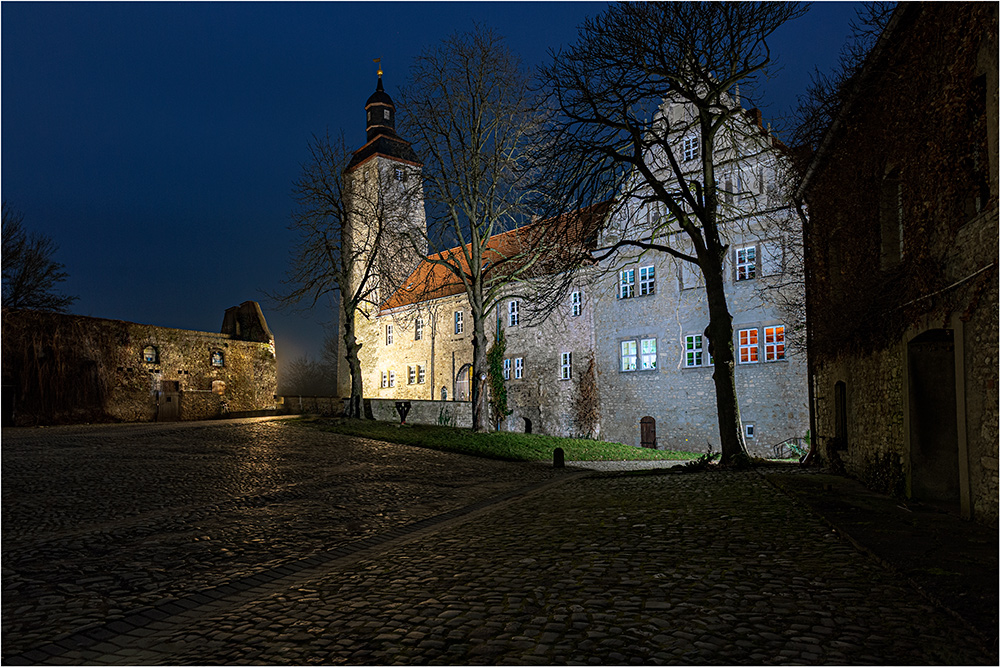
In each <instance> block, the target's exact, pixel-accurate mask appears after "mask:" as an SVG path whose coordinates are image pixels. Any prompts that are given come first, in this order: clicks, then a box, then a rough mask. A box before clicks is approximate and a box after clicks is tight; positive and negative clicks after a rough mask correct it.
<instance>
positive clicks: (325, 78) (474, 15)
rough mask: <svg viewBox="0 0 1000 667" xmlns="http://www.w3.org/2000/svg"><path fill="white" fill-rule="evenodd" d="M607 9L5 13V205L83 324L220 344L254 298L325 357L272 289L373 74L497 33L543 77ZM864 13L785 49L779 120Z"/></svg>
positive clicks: (310, 7)
mask: <svg viewBox="0 0 1000 667" xmlns="http://www.w3.org/2000/svg"><path fill="white" fill-rule="evenodd" d="M604 6H605V5H604V4H603V3H572V2H559V3H533V2H523V3H483V2H475V3H463V2H455V3H420V2H412V3H318V2H317V3H313V2H309V3H149V4H145V3H130V2H129V3H117V2H115V3H93V4H91V3H76V2H74V3H48V2H45V3H22V2H8V1H5V2H3V3H2V5H0V55H2V60H0V63H2V80H0V81H2V91H0V93H2V127H0V132H2V137H0V138H2V144H0V148H2V173H0V176H2V181H0V183H2V194H3V199H4V200H5V201H6V202H7V203H8V205H10V206H12V207H14V208H16V209H18V210H20V211H21V212H22V213H23V214H24V216H25V223H26V225H27V226H28V227H29V229H33V230H36V231H40V232H42V233H44V234H47V235H49V236H51V237H53V239H54V240H55V241H56V242H57V243H58V245H59V246H60V250H59V253H58V255H57V257H56V259H57V260H58V261H60V262H62V263H64V264H65V266H66V270H67V271H68V272H69V274H70V277H69V279H68V280H67V281H66V283H64V291H65V292H66V293H69V294H74V295H78V296H79V297H80V298H79V301H77V303H76V304H75V305H74V307H73V309H72V312H74V313H77V314H80V315H90V316H93V317H106V318H114V319H123V320H129V321H134V322H142V323H147V324H156V325H161V326H168V327H177V328H182V329H197V330H205V331H218V329H219V327H220V326H221V324H222V315H223V312H224V310H225V309H226V308H227V307H229V306H233V305H237V304H239V303H241V302H243V301H246V300H248V299H253V300H257V301H261V305H262V307H263V308H264V314H265V316H266V317H267V319H268V322H269V324H270V325H271V328H272V330H273V332H274V334H275V337H276V339H277V346H278V354H279V359H285V360H288V359H291V358H293V357H295V356H298V355H300V354H302V353H308V354H310V355H312V356H316V355H317V353H318V351H319V348H320V345H321V341H322V339H323V335H324V331H323V323H324V322H328V321H329V320H330V318H331V314H330V311H329V308H328V307H326V306H325V305H324V306H322V307H318V308H317V309H316V310H315V311H314V312H312V313H311V314H308V313H307V314H295V313H282V312H279V311H277V310H275V309H274V307H273V306H271V305H270V304H268V303H267V301H266V299H265V298H264V295H263V294H262V291H263V290H274V289H277V288H278V287H280V281H281V280H282V279H283V277H284V274H285V270H286V267H287V265H288V261H289V252H290V249H291V246H292V242H293V236H292V234H291V232H289V231H288V230H287V225H288V215H289V212H290V210H291V207H292V200H291V197H290V190H291V183H292V181H293V180H294V179H295V178H296V177H297V176H298V174H299V171H300V165H301V163H302V161H303V160H304V159H305V157H306V146H307V143H308V141H309V139H310V137H311V135H312V134H313V133H316V134H320V133H323V132H325V131H326V130H327V128H329V130H330V132H331V133H334V134H335V133H339V132H340V131H341V130H343V131H344V132H345V133H346V136H347V138H348V141H349V142H353V143H354V144H356V145H357V146H359V147H360V146H361V145H362V144H363V143H364V139H365V133H364V110H363V107H364V102H365V100H366V99H367V98H368V96H369V95H370V94H371V92H372V90H373V89H374V86H375V80H376V76H375V72H376V69H375V65H374V64H373V63H372V59H373V58H377V57H381V58H382V65H383V69H384V71H385V74H384V81H385V84H386V89H387V91H388V92H389V94H390V95H392V94H394V93H395V91H396V88H397V87H398V86H399V85H401V84H403V83H404V82H405V78H406V75H407V71H408V69H409V67H410V63H411V62H412V59H413V57H414V55H416V54H417V53H419V52H420V51H422V50H423V49H424V48H426V47H428V46H430V45H434V44H436V43H437V42H439V41H440V40H441V39H442V38H443V37H445V36H446V35H448V34H450V33H452V32H454V31H458V30H467V29H469V28H471V27H472V26H473V24H474V22H479V23H481V24H483V25H486V26H489V27H491V28H493V29H495V30H496V31H498V32H499V33H500V34H502V35H504V36H506V37H507V39H508V40H509V41H510V43H511V46H512V47H513V48H514V50H515V51H517V52H518V53H519V54H520V55H521V57H522V58H523V60H524V61H525V63H527V64H529V65H535V64H538V63H541V62H542V61H543V60H544V59H545V58H546V57H547V55H546V54H547V52H548V50H549V49H558V48H559V47H560V46H563V45H568V44H569V43H571V42H572V41H573V40H574V39H575V37H576V35H577V26H578V25H579V24H580V23H581V22H582V20H583V19H584V17H586V16H590V15H594V14H597V13H599V12H600V11H601V9H602V8H603V7H604ZM856 6H857V5H856V4H854V3H832V2H831V3H826V2H823V3H816V4H814V5H813V6H812V8H811V9H810V11H809V13H808V14H807V15H806V16H805V17H803V18H800V19H798V20H796V21H795V22H793V23H790V24H788V25H787V26H785V27H783V28H782V29H781V31H780V32H779V33H778V34H777V35H776V36H775V38H774V40H773V43H772V44H773V49H774V52H775V53H776V55H777V57H778V60H779V62H780V63H781V64H782V66H783V69H782V71H781V72H779V74H778V76H777V77H776V78H775V79H774V80H772V81H771V82H769V84H768V85H767V87H766V89H765V90H764V94H765V97H764V100H763V104H762V105H761V106H762V107H763V109H764V115H765V118H766V119H770V120H772V121H774V122H775V124H776V125H778V124H779V123H778V119H779V117H780V116H782V115H785V114H787V113H788V112H789V111H790V110H791V109H792V107H793V105H794V103H795V99H796V97H797V96H798V95H800V94H802V92H804V90H805V88H806V86H807V85H808V83H809V76H810V73H811V72H812V71H813V69H814V68H817V67H818V68H820V69H821V70H823V71H827V70H829V69H830V68H831V67H833V65H834V63H835V61H836V59H837V55H838V53H839V51H840V49H841V47H842V45H843V44H844V42H845V39H846V37H847V35H848V33H849V22H850V20H851V19H852V18H853V17H854V12H855V7H856ZM405 112H406V110H405V109H400V113H405Z"/></svg>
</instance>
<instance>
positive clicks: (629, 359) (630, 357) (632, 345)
mask: <svg viewBox="0 0 1000 667" xmlns="http://www.w3.org/2000/svg"><path fill="white" fill-rule="evenodd" d="M626 348H628V350H627V351H626ZM638 368H639V345H638V343H636V341H635V340H634V339H629V340H623V341H621V342H620V343H619V345H618V370H619V371H620V372H622V373H633V372H635V371H636V370H638Z"/></svg>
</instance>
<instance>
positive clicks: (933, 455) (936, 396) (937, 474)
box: [906, 329, 960, 509]
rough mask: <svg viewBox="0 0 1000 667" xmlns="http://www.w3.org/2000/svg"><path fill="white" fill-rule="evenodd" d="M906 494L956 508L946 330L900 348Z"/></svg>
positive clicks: (950, 340)
mask: <svg viewBox="0 0 1000 667" xmlns="http://www.w3.org/2000/svg"><path fill="white" fill-rule="evenodd" d="M906 352H907V355H906V356H907V373H908V381H907V385H908V386H907V399H908V401H909V421H910V424H909V426H910V428H909V436H910V438H909V440H910V492H911V495H912V496H913V498H915V499H917V500H925V501H930V502H934V503H939V504H944V505H947V506H949V507H951V506H954V507H955V508H956V509H957V508H958V506H959V504H960V484H959V462H958V415H957V410H956V395H955V340H954V333H953V332H952V331H951V330H950V329H931V330H930V331H925V332H924V333H922V334H920V335H919V336H917V337H916V338H914V339H913V340H911V341H910V342H909V343H908V344H907V347H906Z"/></svg>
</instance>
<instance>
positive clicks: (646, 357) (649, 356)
mask: <svg viewBox="0 0 1000 667" xmlns="http://www.w3.org/2000/svg"><path fill="white" fill-rule="evenodd" d="M639 352H640V353H641V355H642V357H641V359H640V360H639V370H643V371H653V370H656V339H655V338H643V339H642V340H641V341H640V342H639Z"/></svg>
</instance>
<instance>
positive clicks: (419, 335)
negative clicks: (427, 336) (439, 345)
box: [413, 317, 424, 340]
mask: <svg viewBox="0 0 1000 667" xmlns="http://www.w3.org/2000/svg"><path fill="white" fill-rule="evenodd" d="M423 339H424V320H423V318H420V317H418V318H417V319H416V320H414V321H413V340H423Z"/></svg>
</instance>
